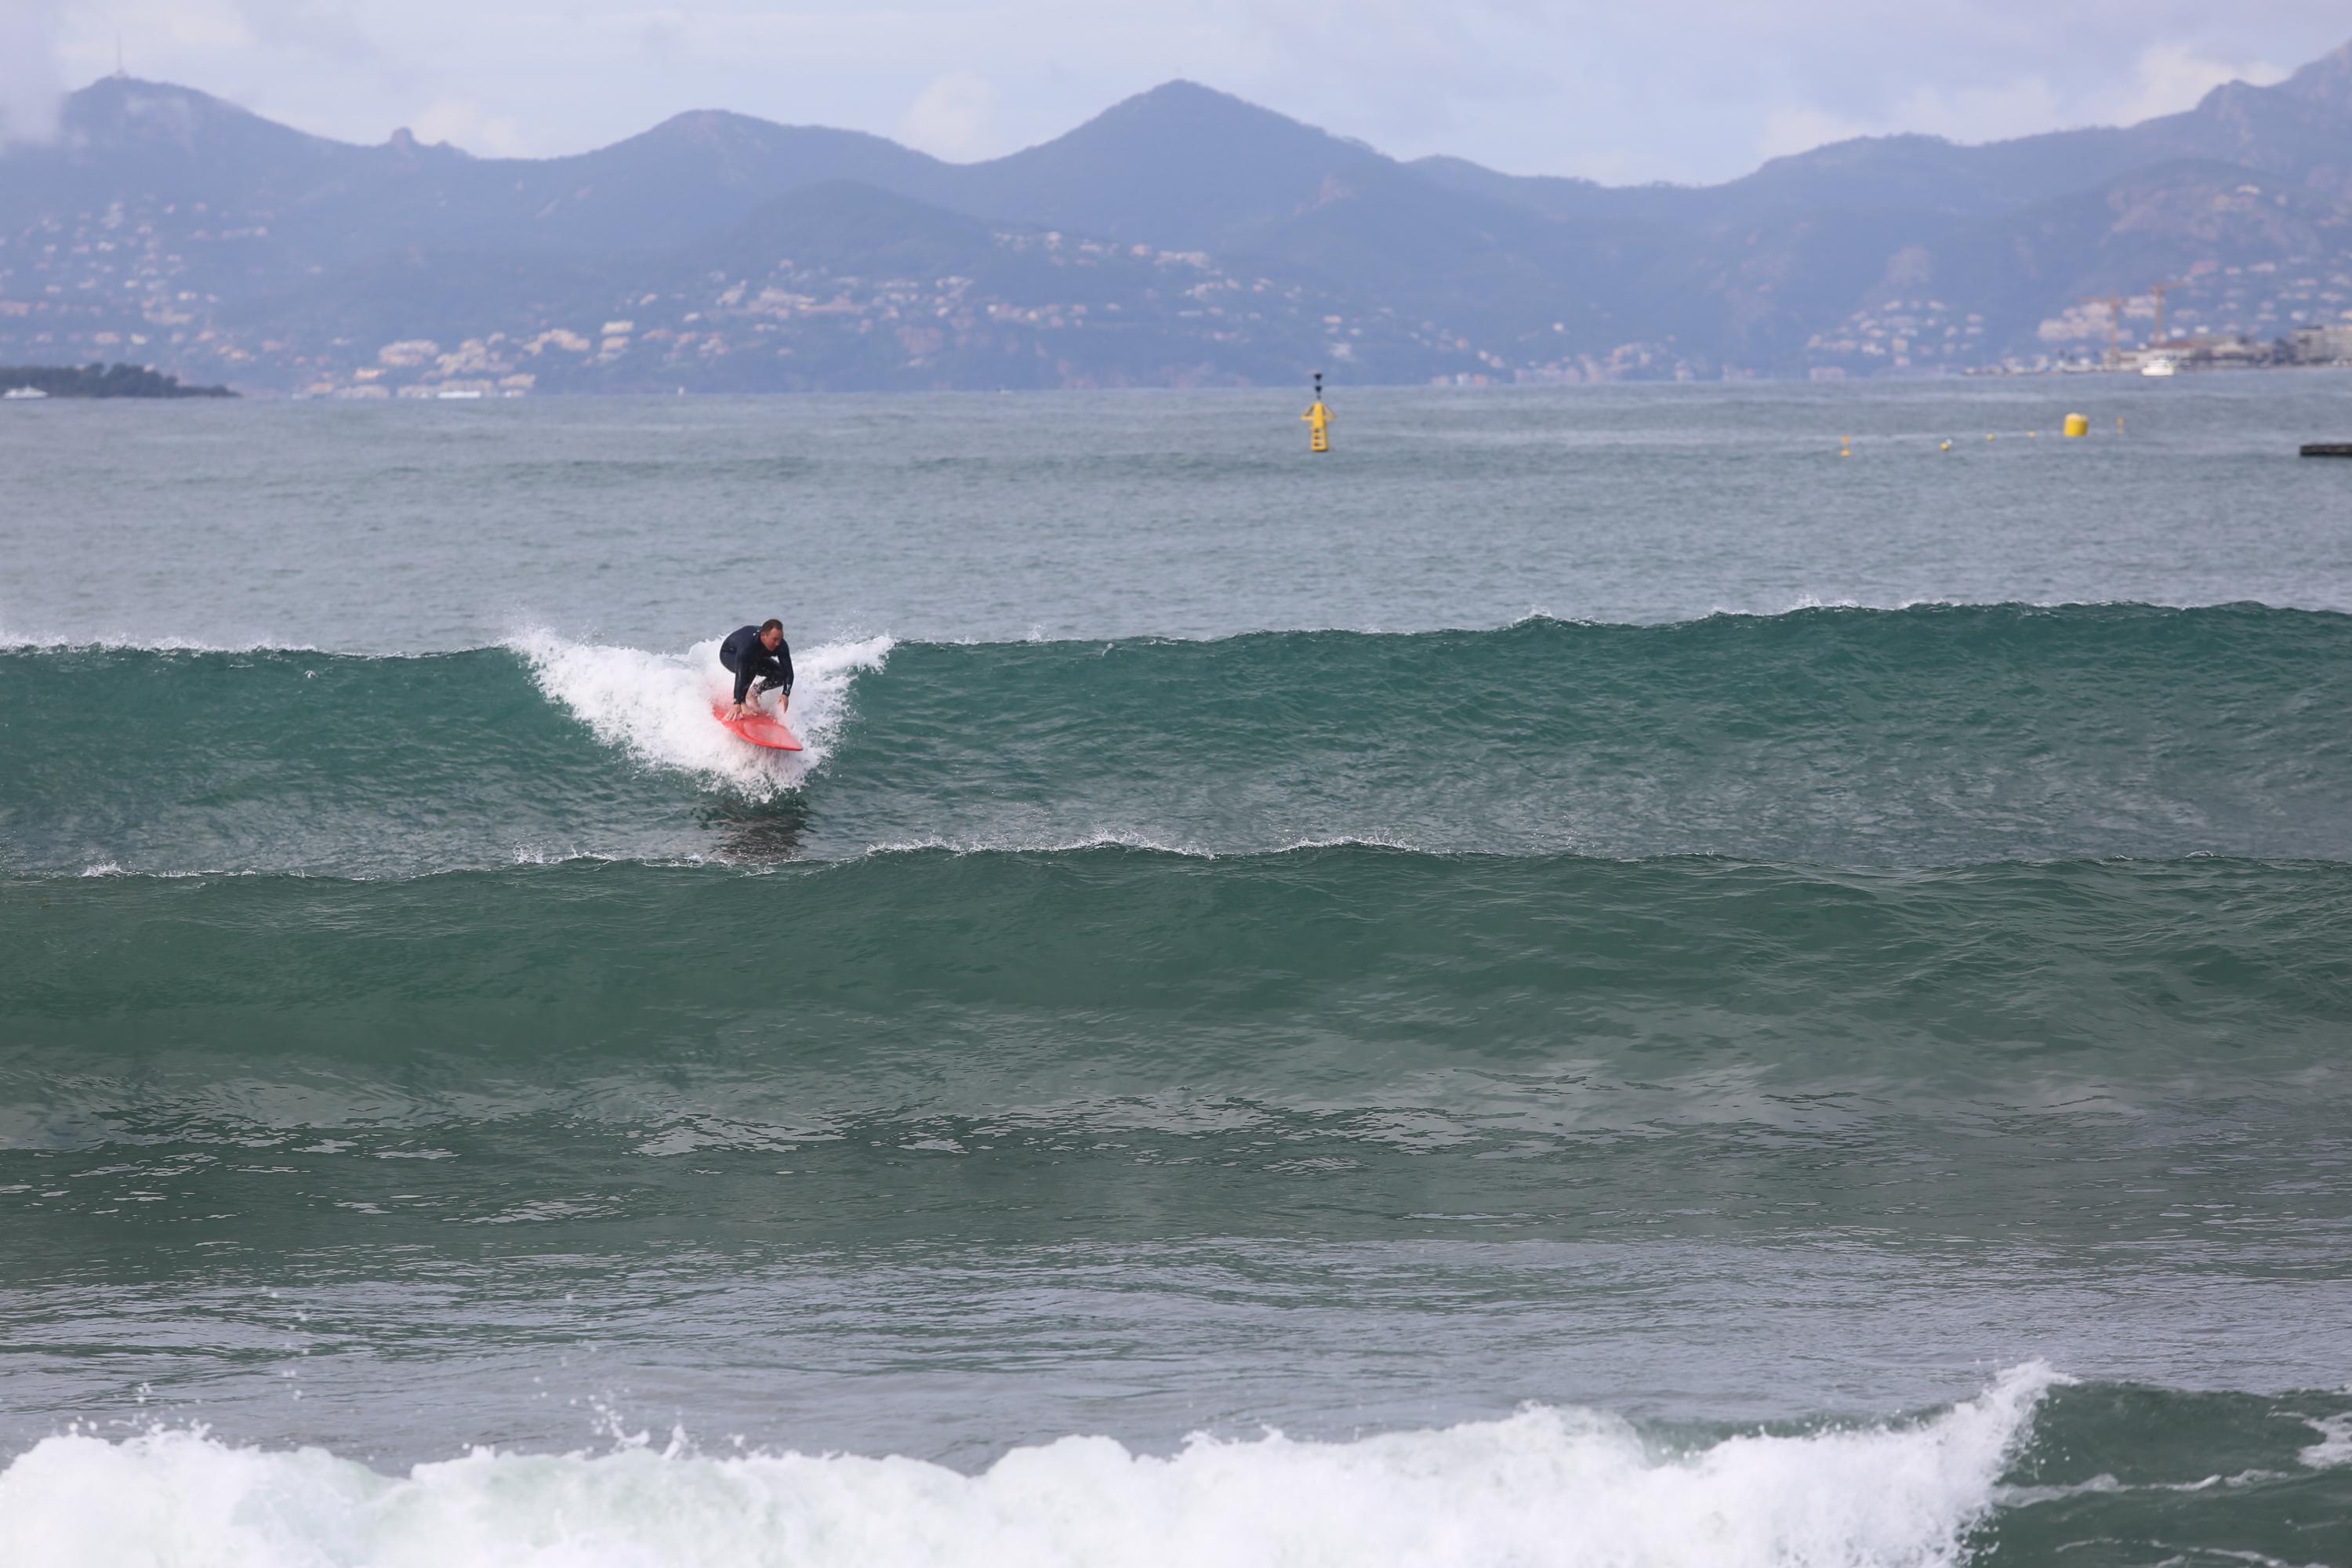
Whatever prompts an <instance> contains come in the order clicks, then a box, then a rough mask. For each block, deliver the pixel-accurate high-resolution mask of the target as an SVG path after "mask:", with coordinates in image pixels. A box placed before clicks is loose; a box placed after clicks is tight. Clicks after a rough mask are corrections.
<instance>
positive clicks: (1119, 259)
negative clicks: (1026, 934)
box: [0, 45, 2352, 396]
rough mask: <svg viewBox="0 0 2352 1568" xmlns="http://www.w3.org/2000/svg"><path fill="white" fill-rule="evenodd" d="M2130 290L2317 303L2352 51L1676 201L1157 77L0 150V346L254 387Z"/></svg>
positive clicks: (1875, 343) (177, 98)
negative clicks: (1385, 142) (350, 138)
mask: <svg viewBox="0 0 2352 1568" xmlns="http://www.w3.org/2000/svg"><path fill="white" fill-rule="evenodd" d="M2159 283H2165V284H2171V285H2173V287H2172V288H2171V289H2169V291H2168V295H2167V296H2166V298H2167V300H2168V315H2169V324H2170V325H2171V326H2173V327H2175V328H2177V329H2178V330H2180V331H2199V332H2208V333H2235V334H2242V335H2248V336H2255V337H2269V336H2276V335H2279V334H2282V333H2284V332H2286V331H2291V330H2293V329H2294V328H2296V327H2300V326H2305V325H2312V324H2319V323H2337V322H2345V321H2352V45H2347V47H2344V48H2341V49H2338V50H2336V52H2335V53H2333V54H2330V55H2328V56H2326V58H2322V59H2319V60H2316V61H2315V62H2313V63H2312V64H2310V65H2308V66H2306V67H2305V68H2303V69H2301V70H2299V71H2297V72H2296V73H2294V75H2293V76H2292V77H2290V78H2289V79H2286V80H2284V81H2283V82H2280V83H2278V84H2276V85H2274V86H2269V87H2253V86H2248V85H2246V84H2244V83H2231V84H2230V85H2227V86H2224V87H2221V88H2217V89H2214V90H2213V91H2212V92H2211V93H2210V94H2209V95H2207V97H2206V98H2205V99H2204V100H2202V101H2201V102H2200V103H2199V104H2198V105H2197V106H2196V107H2195V108H2194V109H2191V110H2187V111H2185V112H2182V113H2179V114H2173V115H2168V116H2165V117H2163V118H2160V119H2156V120H2150V121H2145V122H2143V123H2141V124H2137V125H2134V126H2129V127H2121V128H2104V129H2086V130H2076V131H2065V132H2053V133H2050V134H2046V135H2040V136H2032V137H2026V138H2021V139H2019V140H2015V141H2009V142H1995V143H1989V144H1984V145H1960V144H1956V143H1953V142H1945V141H1941V140H1938V139H1937V138H1933V137H1926V136H1892V137H1874V138H1864V139H1858V140H1853V141H1848V142H1838V143H1835V144H1832V145H1830V146H1825V147H1822V148H1818V149H1816V150H1814V151H1812V152H1810V153H1801V154H1798V155H1796V156H1792V157H1786V158H1779V159H1775V160H1773V161H1771V162H1769V163H1766V164H1764V165H1763V166H1762V167H1761V168H1759V169H1758V170H1757V171H1756V172H1755V173H1753V174H1749V175H1748V176H1746V177H1744V178H1742V179H1738V180H1735V181H1732V182H1730V183H1728V184H1721V185H1715V186H1707V187H1684V186H1670V185H1649V186H1640V187H1628V188H1617V187H1608V186H1603V185H1599V184H1591V183H1590V182H1586V181H1581V180H1571V179H1559V178H1542V177H1533V178H1530V177H1519V176H1513V175H1507V174H1498V173H1496V172H1495V171H1493V170H1490V169H1486V168H1483V167H1481V166H1479V165H1477V164H1475V163H1466V162H1464V161H1462V160H1459V159H1453V158H1426V159H1422V160H1419V161H1416V162H1402V161H1399V160H1396V159H1392V158H1390V157H1387V156H1384V155H1383V154H1381V153H1378V152H1376V151H1374V150H1373V149H1371V148H1370V147H1367V146H1365V145H1364V144H1363V143H1361V142H1356V141H1352V140H1349V139H1348V138H1345V137H1342V136H1337V135H1333V134H1330V133H1328V132H1323V131H1320V130H1318V129H1316V128H1314V127H1312V126H1308V125H1305V124H1302V123H1300V122H1298V121H1295V120H1291V119H1288V118H1286V117H1284V116H1282V115H1279V114H1276V113H1274V112H1272V111H1270V110H1265V109H1261V108H1257V107H1255V106H1254V105H1251V104H1248V103H1245V102H1243V101H1242V100H1238V99H1235V98H1233V97H1230V96H1227V95H1225V94H1223V93H1221V92H1217V91H1213V90H1212V89H1208V88H1205V87H1201V86H1198V85H1195V84H1192V83H1190V82H1181V81H1179V82H1171V83H1169V84H1167V85H1165V86H1162V87H1160V88H1157V89H1152V90H1151V91H1150V92H1146V93H1143V94H1141V95H1139V96H1138V97H1136V98H1132V99H1129V100H1126V101H1124V102H1122V103H1119V104H1118V105H1116V106H1114V107H1112V108H1111V109H1109V110H1106V111H1105V112H1104V113H1102V114H1100V115H1098V116H1097V117H1096V118H1095V119H1093V120H1091V121H1087V123H1086V124H1084V125H1081V126H1079V127H1077V128H1076V130H1074V131H1071V132H1068V133H1067V134H1066V135H1063V136H1061V137H1058V138H1056V139H1055V140H1054V141H1051V142H1045V143H1043V144H1041V145H1038V146H1035V147H1031V148H1028V149H1026V150H1024V151H1023V152H1019V153H1013V154H1012V155H1010V156H1008V157H1003V158H998V159H994V160H992V161H989V162H985V163H964V164H958V163H943V162H941V161H940V160H938V159H935V158H931V157H928V156H926V155H924V154H922V153H917V152H914V151H911V150H909V149H908V148H905V147H902V146H899V145H898V144H897V143H895V142H889V141H887V140H885V139H883V138H880V137H876V136H870V135H865V134H862V133H858V132H845V131H836V130H828V129H824V128H820V127H812V126H791V125H779V124H773V123H771V122H769V121H761V120H756V119H751V118H749V117H746V116H742V115H737V114H730V113H724V112H719V111H698V112H694V113H688V114H682V115H679V116H677V117H676V118H674V119H671V120H669V121H665V122H664V123H662V124H660V125H658V126H656V127H655V128H653V129H652V130H650V131H647V132H645V133H643V134H642V135H638V136H635V137H631V138H630V139H628V140H626V141H624V142H617V143H615V144H614V145H612V146H609V147H604V148H601V149H598V150H596V151H594V152H591V153H581V154H578V155H576V156H572V157H563V158H550V159H539V160H524V159H497V158H477V157H474V156H472V155H470V154H468V153H464V152H462V151H459V150H458V149H457V148H455V147H451V146H448V145H446V144H438V145H427V144H424V143H420V142H417V141H416V140H415V138H414V137H412V136H410V135H409V134H407V133H406V132H396V133H395V134H394V136H393V137H392V138H391V139H390V140H389V141H387V142H383V143H382V144H380V145H376V146H355V145H352V144H349V143H345V142H334V141H330V140H326V139H323V138H320V137H315V136H310V135H307V134H305V133H303V132H298V131H294V130H291V129H289V128H288V127H285V126H282V125H278V124H275V123H273V122H271V121H268V120H265V119H262V118H260V117H258V116H256V115H253V114H250V113H247V111H245V110H240V109H238V108H236V107H235V106H233V105H231V104H228V103H226V102H224V101H222V100H218V99H215V98H212V97H209V96H207V95H205V94H204V93H201V92H197V91H194V90H193V89H187V88H182V87H174V86H170V85H166V84H161V83H152V82H143V81H138V80H133V79H127V78H121V77H114V78H108V79H104V80H101V81H99V82H96V83H93V84H92V85H90V86H89V87H88V88H85V89H82V90H80V91H79V92H77V93H74V94H73V95H71V97H70V98H69V99H68V101H67V103H66V106H65V110H64V113H63V116H62V119H61V124H60V129H59V132H58V135H57V136H56V137H55V139H53V140H52V141H50V142H45V143H40V144H31V145H25V144H19V145H16V146H12V147H10V148H8V149H6V150H5V152H0V361H5V362H18V363H26V362H47V363H56V362H72V363H80V362H83V361H88V360H96V359H132V360H138V361H142V362H145V363H152V364H154V365H156V366H158V367H159V368H162V369H165V370H170V371H173V372H175V373H177V374H182V375H184V376H189V377H192V378H197V379H204V380H226V381H227V382H229V383H231V384H236V385H239V386H241V387H244V388H247V389H248V390H257V391H278V392H310V393H314V394H322V395H323V394H334V395H347V396H349V395H356V396H388V395H399V394H409V395H422V394H429V393H432V392H436V391H446V390H471V391H482V392H485V393H489V392H497V391H523V390H534V391H554V390H565V391H594V390H610V391H646V390H656V389H658V390H663V391H667V390H670V389H671V388H673V387H679V388H688V389H693V390H815V389H831V390H858V389H893V388H915V387H969V388H993V387H1029V386H1054V385H1063V386H1099V385H1122V384H1147V385H1149V384H1157V385H1171V384H1174V385H1181V384H1244V383H1257V384H1263V383H1268V382H1279V383H1290V382H1296V381H1298V380H1300V379H1301V378H1302V377H1303V376H1304V374H1305V373H1306V372H1307V371H1308V370H1310V369H1317V368H1320V369H1324V370H1327V371H1328V372H1330V373H1331V374H1333V375H1334V376H1335V378H1339V379H1342V380H1355V381H1385V382H1399V381H1427V380H1433V379H1435V380H1444V381H1472V380H1475V381H1482V382H1486V381H1496V382H1510V381H1579V380H1599V379H1611V378H1618V377H1643V376H1648V377H1684V378H1688V377H1706V378H1709V379H1712V378H1715V377H1718V376H1740V375H1751V374H1764V375H1804V374H1811V375H1816V376H1822V375H1846V374H1890V373H1891V374H1932V373H1938V372H1949V371H1958V370H1971V369H1984V368H1993V367H1999V366H2002V365H2008V366H2012V367H2015V366H2022V365H2030V364H2033V363H2044V362H2047V361H2048V360H2050V359H2053V358H2059V357H2065V356H2069V355H2076V354H2081V353H2088V352H2094V351H2096V350H2100V349H2104V348H2105V347H2106V346H2107V343H2108V342H2109V339H2110V335H2111V333H2113V334H2115V335H2117V336H2119V337H2120V338H2121V339H2122V340H2123V341H2126V342H2137V341H2143V340H2145V339H2147V337H2148V336H2149V334H2150V331H2151V330H2152V329H2153V326H2154V312H2155V306H2156V297H2155V296H2153V295H2151V294H2149V293H2148V292H2147V289H2148V286H2149V285H2152V284H2159ZM2109 297H2115V298H2116V300H2118V303H2117V304H2114V305H2111V304H2109V303H2105V302H2095V301H2101V300H2106V299H2108V298H2109Z"/></svg>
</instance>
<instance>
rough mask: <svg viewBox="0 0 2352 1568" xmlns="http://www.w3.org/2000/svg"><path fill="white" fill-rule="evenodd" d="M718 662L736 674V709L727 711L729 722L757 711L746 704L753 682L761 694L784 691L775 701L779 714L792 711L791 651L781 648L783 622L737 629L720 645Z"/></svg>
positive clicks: (755, 706) (751, 702)
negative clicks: (763, 692)
mask: <svg viewBox="0 0 2352 1568" xmlns="http://www.w3.org/2000/svg"><path fill="white" fill-rule="evenodd" d="M719 663H721V664H723V665H725V666H726V667H727V668H729V669H730V670H732V671H734V674H735V705H734V706H733V707H732V708H730V709H728V710H727V717H728V718H730V719H740V718H741V717H743V715H744V714H745V713H747V712H749V711H751V710H753V709H756V708H758V707H759V703H758V702H756V701H752V700H749V699H750V696H751V682H752V681H754V680H757V681H758V682H759V683H760V689H761V690H762V691H772V690H774V689H776V688H778V687H782V688H783V692H784V694H783V696H782V697H781V698H778V699H777V700H776V711H777V712H778V713H782V712H783V711H784V710H787V709H789V708H790V707H792V705H793V650H792V649H790V648H788V647H785V646H784V623H783V622H782V621H775V620H772V621H768V622H766V623H764V624H762V625H761V626H743V627H740V629H738V630H737V631H736V632H735V633H734V634H733V635H732V636H730V637H728V639H727V640H726V641H725V642H723V643H720V644H719Z"/></svg>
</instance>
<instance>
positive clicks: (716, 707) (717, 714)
mask: <svg viewBox="0 0 2352 1568" xmlns="http://www.w3.org/2000/svg"><path fill="white" fill-rule="evenodd" d="M730 706H731V705H730V704H729V703H725V702H714V703H712V704H711V705H710V716H711V717H712V718H713V719H716V720H718V721H719V722H720V723H721V724H724V725H726V726H727V727H728V728H729V729H730V730H732V731H735V732H736V733H737V734H739V735H740V736H742V737H743V738H744V739H745V740H747V741H749V742H751V744H753V745H755V746H765V747H767V748H768V750H770V751H772V752H797V751H799V750H800V749H801V738H800V737H799V736H798V735H795V734H793V732H792V731H790V730H787V729H785V728H784V724H783V721H782V720H781V719H777V718H775V717H773V716H772V715H770V714H766V713H746V714H744V715H743V717H741V718H740V719H730V718H729V717H727V710H728V708H729V707H730Z"/></svg>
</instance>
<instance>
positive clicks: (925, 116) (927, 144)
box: [898, 71, 996, 159]
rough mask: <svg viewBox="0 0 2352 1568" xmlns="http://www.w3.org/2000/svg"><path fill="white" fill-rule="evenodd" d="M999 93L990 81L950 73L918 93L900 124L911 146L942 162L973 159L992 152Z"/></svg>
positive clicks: (969, 74) (967, 73)
mask: <svg viewBox="0 0 2352 1568" xmlns="http://www.w3.org/2000/svg"><path fill="white" fill-rule="evenodd" d="M995 121H996V89H995V87H994V85H993V84H992V83H991V82H990V81H989V79H987V78H986V77H983V76H979V75H976V74H974V73H973V72H971V71H950V73H948V74H947V75H946V76H942V77H938V78H935V79H933V80H932V82H931V84H930V85H929V87H926V88H925V89H923V90H922V91H921V92H919V93H918V94H917V95H916V97H915V101H914V102H913V103H911V104H909V105H908V108H907V112H906V114H905V115H904V116H902V117H901V118H900V119H899V121H898V137H899V140H901V141H903V142H906V143H907V144H908V146H910V147H914V148H917V149H919V150H920V151H922V152H925V153H932V154H934V155H935V156H938V157H941V158H957V159H964V158H973V157H978V156H981V155H982V154H983V153H986V152H988V151H989V150H990V149H991V145H992V143H991V136H990V132H991V130H992V127H993V125H994V123H995Z"/></svg>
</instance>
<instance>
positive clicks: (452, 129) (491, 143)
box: [409, 98, 530, 158]
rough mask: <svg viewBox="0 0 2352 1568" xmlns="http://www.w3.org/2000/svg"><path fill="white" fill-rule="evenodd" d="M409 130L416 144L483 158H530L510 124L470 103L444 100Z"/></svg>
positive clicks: (417, 118) (455, 99)
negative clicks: (437, 145) (436, 145)
mask: <svg viewBox="0 0 2352 1568" xmlns="http://www.w3.org/2000/svg"><path fill="white" fill-rule="evenodd" d="M409 130H410V131H412V132H415V137H416V139H417V140H418V141H419V142H449V143H450V144H451V145H453V146H457V147H462V148H464V149H465V150H466V151H467V152H468V153H477V154H480V155H482V156H485V157H491V158H528V157H530V144H529V143H528V142H525V141H524V139H523V136H522V133H521V132H519V131H517V130H516V129H515V122H514V121H511V120H509V119H507V118H505V117H504V116H493V115H488V114H485V113H483V112H482V106H481V105H480V104H478V103H476V102H474V101H473V100H471V99H467V98H445V99H443V100H440V101H439V102H438V103H436V104H435V105H433V107H432V108H430V109H428V110H425V112H424V113H422V114H420V115H418V116H417V117H416V122H415V124H414V125H412V126H410V127H409Z"/></svg>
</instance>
